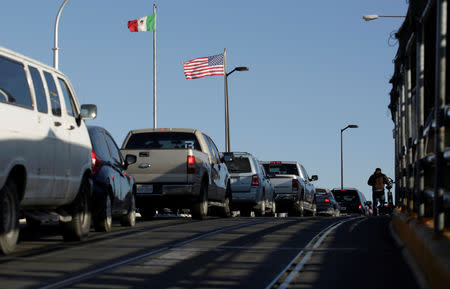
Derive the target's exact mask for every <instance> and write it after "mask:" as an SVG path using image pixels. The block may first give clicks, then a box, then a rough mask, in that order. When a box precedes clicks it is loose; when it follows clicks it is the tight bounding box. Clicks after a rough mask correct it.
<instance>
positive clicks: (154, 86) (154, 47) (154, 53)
mask: <svg viewBox="0 0 450 289" xmlns="http://www.w3.org/2000/svg"><path fill="white" fill-rule="evenodd" d="M153 14H155V29H153V128H156V126H157V124H156V4H153Z"/></svg>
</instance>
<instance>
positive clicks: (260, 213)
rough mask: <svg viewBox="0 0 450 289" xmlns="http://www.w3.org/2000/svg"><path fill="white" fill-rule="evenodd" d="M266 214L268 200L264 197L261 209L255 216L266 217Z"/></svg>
mask: <svg viewBox="0 0 450 289" xmlns="http://www.w3.org/2000/svg"><path fill="white" fill-rule="evenodd" d="M265 214H266V200H265V198H264V196H263V199H262V200H261V205H260V206H259V209H258V210H257V211H256V212H255V215H256V216H258V217H264V215H265Z"/></svg>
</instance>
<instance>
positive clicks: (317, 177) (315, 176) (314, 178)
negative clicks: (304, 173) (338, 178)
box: [309, 175, 319, 181]
mask: <svg viewBox="0 0 450 289" xmlns="http://www.w3.org/2000/svg"><path fill="white" fill-rule="evenodd" d="M318 179H319V176H317V175H312V176H311V178H310V179H309V180H310V181H317V180H318Z"/></svg>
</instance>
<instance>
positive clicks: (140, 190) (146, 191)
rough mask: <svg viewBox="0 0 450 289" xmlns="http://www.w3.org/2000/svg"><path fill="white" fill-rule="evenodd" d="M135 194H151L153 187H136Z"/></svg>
mask: <svg viewBox="0 0 450 289" xmlns="http://www.w3.org/2000/svg"><path fill="white" fill-rule="evenodd" d="M136 193H137V194H152V193H153V185H137V186H136Z"/></svg>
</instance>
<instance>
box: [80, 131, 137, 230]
mask: <svg viewBox="0 0 450 289" xmlns="http://www.w3.org/2000/svg"><path fill="white" fill-rule="evenodd" d="M88 131H89V136H90V138H91V143H92V152H91V157H92V179H93V183H94V188H93V194H92V198H93V200H92V201H93V202H92V203H93V208H92V219H93V221H94V228H95V230H96V231H102V232H109V231H110V230H111V225H112V218H113V217H114V218H115V217H118V218H120V220H121V224H122V226H130V227H133V226H134V225H135V224H136V205H135V194H136V189H135V184H134V179H133V178H132V177H130V176H128V175H127V174H126V169H127V167H128V165H129V164H132V163H135V162H136V156H134V155H127V156H126V158H125V160H124V158H123V157H122V154H121V153H120V150H119V148H118V146H117V144H116V142H115V141H114V139H113V137H112V136H111V134H110V133H109V132H108V131H107V130H106V129H104V128H102V127H98V126H88Z"/></svg>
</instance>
